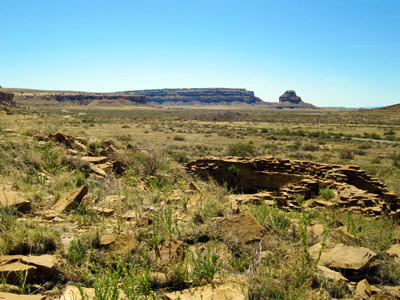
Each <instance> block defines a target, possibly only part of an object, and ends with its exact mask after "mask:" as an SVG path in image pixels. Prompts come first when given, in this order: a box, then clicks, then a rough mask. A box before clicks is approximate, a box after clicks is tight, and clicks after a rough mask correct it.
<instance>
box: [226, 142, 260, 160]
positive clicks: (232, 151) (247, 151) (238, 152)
mask: <svg viewBox="0 0 400 300" xmlns="http://www.w3.org/2000/svg"><path fill="white" fill-rule="evenodd" d="M228 155H231V156H240V157H245V156H255V155H256V149H255V147H254V145H253V144H252V143H244V142H238V143H235V144H231V145H229V146H228Z"/></svg>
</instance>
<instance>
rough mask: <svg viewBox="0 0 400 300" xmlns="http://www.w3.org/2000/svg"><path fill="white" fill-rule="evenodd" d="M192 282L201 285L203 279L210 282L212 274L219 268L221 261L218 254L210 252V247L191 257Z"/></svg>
mask: <svg viewBox="0 0 400 300" xmlns="http://www.w3.org/2000/svg"><path fill="white" fill-rule="evenodd" d="M192 263H193V266H192V267H193V273H192V276H193V282H194V284H196V285H201V284H202V283H203V282H204V281H205V282H207V283H210V282H211V281H212V280H213V278H214V276H215V275H216V274H217V273H218V272H219V271H220V270H221V268H222V262H221V260H220V257H219V255H218V254H216V253H214V252H211V250H210V247H207V249H206V250H204V251H203V253H201V252H200V251H197V255H196V256H194V257H193V262H192Z"/></svg>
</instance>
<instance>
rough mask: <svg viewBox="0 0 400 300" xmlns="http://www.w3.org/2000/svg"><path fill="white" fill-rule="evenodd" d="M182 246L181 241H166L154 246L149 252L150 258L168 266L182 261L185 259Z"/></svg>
mask: <svg viewBox="0 0 400 300" xmlns="http://www.w3.org/2000/svg"><path fill="white" fill-rule="evenodd" d="M184 249H185V247H184V244H183V242H182V241H177V240H167V241H165V242H163V243H161V244H160V245H158V246H156V248H155V249H153V250H152V251H151V252H150V257H152V259H153V260H155V261H156V262H157V263H159V264H161V265H164V266H166V265H170V264H173V263H177V262H179V261H182V260H183V259H184V257H185V252H184Z"/></svg>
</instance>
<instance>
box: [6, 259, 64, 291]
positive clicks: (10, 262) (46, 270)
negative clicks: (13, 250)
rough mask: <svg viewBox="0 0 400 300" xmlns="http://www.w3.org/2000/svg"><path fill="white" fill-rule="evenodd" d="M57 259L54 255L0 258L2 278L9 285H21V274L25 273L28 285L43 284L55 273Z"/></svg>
mask: <svg viewBox="0 0 400 300" xmlns="http://www.w3.org/2000/svg"><path fill="white" fill-rule="evenodd" d="M55 264H56V258H55V256H53V255H48V254H46V255H40V256H24V255H3V256H0V277H1V278H5V279H6V280H7V283H10V284H15V285H18V284H19V273H20V272H23V273H24V277H25V278H26V279H25V280H26V283H42V282H44V281H46V280H48V279H50V278H51V277H52V276H53V275H54V273H55Z"/></svg>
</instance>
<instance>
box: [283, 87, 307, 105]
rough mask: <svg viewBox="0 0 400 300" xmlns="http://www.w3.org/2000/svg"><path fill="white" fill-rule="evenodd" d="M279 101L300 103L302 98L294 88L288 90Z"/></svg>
mask: <svg viewBox="0 0 400 300" xmlns="http://www.w3.org/2000/svg"><path fill="white" fill-rule="evenodd" d="M279 102H280V103H285V102H289V103H293V104H299V103H300V102H302V100H301V98H300V97H299V96H297V95H296V92H295V91H293V90H288V91H286V92H285V93H284V94H283V95H282V96H280V97H279Z"/></svg>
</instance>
